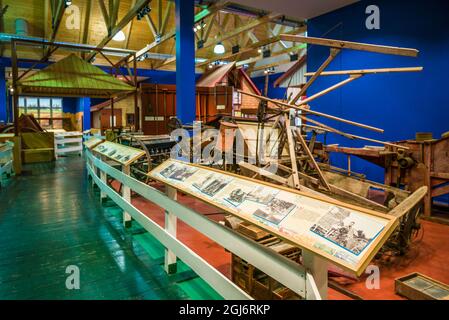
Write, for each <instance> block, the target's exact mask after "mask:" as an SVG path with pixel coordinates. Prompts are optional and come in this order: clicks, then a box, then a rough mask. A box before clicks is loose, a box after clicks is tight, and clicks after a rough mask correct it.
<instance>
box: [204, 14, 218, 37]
mask: <svg viewBox="0 0 449 320" xmlns="http://www.w3.org/2000/svg"><path fill="white" fill-rule="evenodd" d="M216 15H217V14H216V13H215V14H213V15H212V16H211V17H210V19H209V22H208V25H207V26H206V27H207V29H206V32H205V33H204V36H203V40H207V39H208V38H209V35H210V32H211V31H212V27H213V26H214V24H215V16H216Z"/></svg>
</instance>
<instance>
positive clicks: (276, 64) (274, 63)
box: [248, 59, 292, 73]
mask: <svg viewBox="0 0 449 320" xmlns="http://www.w3.org/2000/svg"><path fill="white" fill-rule="evenodd" d="M289 62H292V61H291V60H290V59H288V60H280V61H276V62H273V63H269V64H265V65H263V66H259V67H255V68H253V69H252V70H250V71H248V73H251V72H255V71H260V70H265V69H268V68H271V67H278V66H280V65H281V64H286V63H289ZM248 70H249V69H248Z"/></svg>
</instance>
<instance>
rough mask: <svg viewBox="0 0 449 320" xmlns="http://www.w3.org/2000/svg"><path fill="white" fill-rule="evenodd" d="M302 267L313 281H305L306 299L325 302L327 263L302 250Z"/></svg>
mask: <svg viewBox="0 0 449 320" xmlns="http://www.w3.org/2000/svg"><path fill="white" fill-rule="evenodd" d="M302 259H303V265H304V267H305V268H306V270H307V273H308V274H310V275H312V277H313V281H306V299H315V300H317V299H318V300H327V290H328V281H327V280H328V279H327V277H328V263H327V261H326V260H324V259H322V258H320V257H318V256H317V255H316V254H314V253H313V252H310V251H308V250H305V249H303V250H302Z"/></svg>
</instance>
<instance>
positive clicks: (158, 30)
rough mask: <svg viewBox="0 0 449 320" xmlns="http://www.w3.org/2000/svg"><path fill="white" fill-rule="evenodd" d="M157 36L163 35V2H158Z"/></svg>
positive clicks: (159, 0)
mask: <svg viewBox="0 0 449 320" xmlns="http://www.w3.org/2000/svg"><path fill="white" fill-rule="evenodd" d="M156 2H157V34H158V35H159V34H162V33H161V29H162V0H157V1H156Z"/></svg>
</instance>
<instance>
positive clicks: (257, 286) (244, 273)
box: [227, 218, 301, 300]
mask: <svg viewBox="0 0 449 320" xmlns="http://www.w3.org/2000/svg"><path fill="white" fill-rule="evenodd" d="M227 219H228V218H227ZM229 219H232V218H229ZM233 220H234V221H233V222H232V223H229V221H227V222H228V223H227V225H229V226H231V227H232V228H233V229H234V230H236V231H237V232H239V233H241V234H243V235H245V236H246V237H249V238H251V239H253V240H255V241H257V242H258V243H260V244H261V245H264V246H266V247H268V248H270V249H272V250H274V251H276V252H278V253H279V254H281V255H283V256H285V257H287V258H289V259H291V260H293V261H295V262H298V261H299V257H300V253H301V250H300V249H299V248H297V247H294V246H292V245H290V244H288V243H285V242H284V241H282V240H280V239H279V238H277V237H274V236H272V235H270V234H269V233H267V232H265V231H264V230H262V229H260V228H257V227H256V226H254V225H251V224H249V223H246V222H238V223H235V219H233ZM231 279H232V281H233V282H234V283H235V284H237V285H238V286H239V287H240V288H242V289H243V290H244V291H245V292H247V293H248V294H249V295H251V296H252V297H253V298H254V299H256V300H288V299H300V297H299V296H298V295H297V294H295V293H294V292H293V291H292V290H290V289H288V288H287V287H285V286H283V285H282V284H280V283H279V282H277V281H276V280H274V279H272V278H271V277H269V276H268V275H266V274H265V273H263V272H262V271H260V270H258V269H257V268H255V267H254V266H252V265H251V264H249V263H248V262H246V261H245V260H243V259H242V258H240V257H238V256H236V255H235V254H232V260H231Z"/></svg>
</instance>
